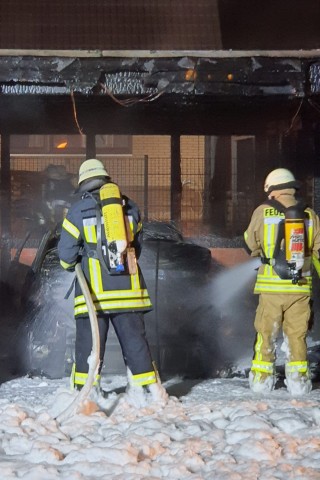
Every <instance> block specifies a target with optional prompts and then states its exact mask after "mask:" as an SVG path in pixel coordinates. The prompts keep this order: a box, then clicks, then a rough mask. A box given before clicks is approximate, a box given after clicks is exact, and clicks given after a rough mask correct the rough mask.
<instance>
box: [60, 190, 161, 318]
mask: <svg viewBox="0 0 320 480" xmlns="http://www.w3.org/2000/svg"><path fill="white" fill-rule="evenodd" d="M123 200H124V207H123V208H124V214H125V216H126V217H127V219H126V220H127V225H129V229H130V233H131V235H130V236H131V239H130V240H131V243H130V245H131V246H133V247H134V248H135V251H136V257H137V258H138V257H139V255H140V252H141V235H142V223H141V218H140V212H139V209H138V207H137V206H136V204H135V203H134V202H133V201H132V200H130V199H128V198H127V197H125V196H123ZM97 204H99V190H98V189H97V190H94V191H92V192H85V193H84V194H83V195H82V197H81V199H80V200H79V201H78V202H76V203H74V204H73V205H72V207H71V208H70V209H69V211H68V214H67V216H66V218H65V220H64V222H63V225H62V231H61V237H60V241H59V244H58V253H59V258H60V263H61V265H62V267H63V268H65V269H66V270H69V271H72V270H73V269H74V267H75V265H76V263H77V262H78V261H81V267H82V270H83V272H84V275H85V277H86V280H87V282H88V284H89V285H90V289H91V292H92V299H93V302H94V305H95V308H96V310H97V311H103V312H107V313H117V312H123V313H125V312H132V311H136V312H146V311H149V310H151V309H152V304H151V300H150V297H149V294H148V291H147V288H146V285H145V282H144V279H143V275H142V273H141V270H140V268H139V266H138V269H137V273H135V274H129V272H128V271H125V272H124V273H121V274H119V275H111V274H110V273H109V272H108V271H107V269H105V268H104V267H103V266H102V265H101V262H100V261H99V259H98V258H97V255H96V251H97V238H98V236H99V235H101V237H102V243H105V232H104V228H103V227H102V228H101V229H100V232H97ZM100 215H101V216H100V218H101V224H102V225H103V216H102V214H101V211H100ZM98 224H100V221H99V222H98ZM74 313H75V317H77V316H87V315H88V309H87V306H86V302H85V299H84V296H83V294H82V292H81V290H80V287H79V285H78V283H77V281H76V284H75V312H74Z"/></svg>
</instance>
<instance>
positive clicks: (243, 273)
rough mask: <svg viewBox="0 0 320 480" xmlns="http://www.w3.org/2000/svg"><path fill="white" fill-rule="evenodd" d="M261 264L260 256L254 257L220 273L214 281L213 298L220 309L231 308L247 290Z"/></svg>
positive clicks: (216, 306)
mask: <svg viewBox="0 0 320 480" xmlns="http://www.w3.org/2000/svg"><path fill="white" fill-rule="evenodd" d="M260 265H261V260H260V258H252V259H251V260H249V261H247V262H244V263H241V264H239V265H236V266H235V267H232V268H230V269H227V270H225V271H223V272H221V273H219V274H218V275H217V276H216V277H215V278H214V280H213V283H212V289H213V297H212V298H213V303H214V306H215V308H217V309H219V310H225V309H229V308H231V306H232V304H233V303H234V302H235V300H236V299H237V297H239V295H241V294H242V293H243V294H245V293H246V292H247V290H248V288H249V286H250V284H252V282H253V280H254V279H255V277H256V275H257V272H256V269H257V268H258V267H259V266H260Z"/></svg>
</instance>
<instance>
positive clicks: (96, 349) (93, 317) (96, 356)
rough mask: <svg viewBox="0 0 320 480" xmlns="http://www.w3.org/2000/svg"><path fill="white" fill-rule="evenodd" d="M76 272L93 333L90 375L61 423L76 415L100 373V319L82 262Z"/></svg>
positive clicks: (60, 415) (60, 416)
mask: <svg viewBox="0 0 320 480" xmlns="http://www.w3.org/2000/svg"><path fill="white" fill-rule="evenodd" d="M75 272H76V276H77V279H78V282H79V285H80V288H81V290H82V293H83V296H84V299H85V301H86V304H87V307H88V312H89V318H90V326H91V333H92V350H91V354H90V356H89V358H88V364H89V371H88V377H87V379H86V382H85V384H84V386H83V387H82V389H81V390H80V391H79V393H78V395H77V396H76V397H75V398H74V400H73V401H72V403H71V404H70V405H69V406H68V407H67V408H66V409H65V410H64V411H62V412H61V413H60V414H59V415H58V416H57V418H56V420H57V421H58V422H60V423H62V422H64V421H65V420H67V419H68V418H70V417H71V416H72V415H75V414H76V413H77V411H78V409H79V407H80V405H81V404H82V403H83V402H84V401H85V400H86V399H87V398H88V396H89V394H90V392H91V389H92V387H93V384H94V381H95V379H96V375H97V373H98V369H99V363H100V337H99V327H98V319H97V314H96V311H95V307H94V304H93V301H92V297H91V295H90V291H89V287H88V284H87V281H86V279H85V276H84V274H83V272H82V270H81V265H80V263H78V264H77V265H76V267H75Z"/></svg>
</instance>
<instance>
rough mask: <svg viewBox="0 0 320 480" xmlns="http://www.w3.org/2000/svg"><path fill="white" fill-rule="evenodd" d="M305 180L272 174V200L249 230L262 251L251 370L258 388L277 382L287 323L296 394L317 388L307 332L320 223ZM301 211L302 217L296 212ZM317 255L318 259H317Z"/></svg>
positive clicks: (255, 249) (249, 241)
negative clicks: (304, 193) (306, 199)
mask: <svg viewBox="0 0 320 480" xmlns="http://www.w3.org/2000/svg"><path fill="white" fill-rule="evenodd" d="M298 189H299V183H298V182H297V181H296V179H295V177H294V176H293V174H292V173H291V172H290V171H289V170H287V169H285V168H277V169H276V170H273V171H272V172H271V173H269V175H268V176H267V178H266V180H265V184H264V191H265V192H266V194H267V197H268V198H267V199H266V201H265V202H264V203H263V204H262V205H260V206H259V207H257V208H256V209H255V211H254V212H253V214H252V218H251V221H250V224H249V226H248V228H247V230H246V232H245V234H244V239H245V242H246V246H247V247H248V249H249V251H250V254H251V256H260V257H261V261H262V265H261V266H260V267H259V269H258V273H257V279H256V283H255V287H254V293H255V294H259V303H258V307H257V311H256V316H255V322H254V326H255V330H256V340H255V344H254V356H253V360H252V365H251V371H250V373H249V384H250V388H251V389H252V390H253V391H254V392H268V391H271V390H273V389H274V386H275V365H274V363H275V346H276V339H277V337H278V334H279V332H280V329H281V328H282V331H283V338H284V342H283V347H282V348H284V349H285V351H286V364H285V376H286V379H285V384H286V386H287V389H288V392H289V393H290V394H292V395H301V394H305V393H309V392H310V391H311V389H312V383H311V379H310V372H309V368H308V362H307V346H306V336H307V331H308V324H309V319H310V314H311V309H310V296H311V288H312V277H311V267H312V263H316V266H317V267H318V265H319V249H320V224H319V218H318V216H317V215H316V213H315V212H314V211H313V210H312V209H310V208H308V207H307V206H306V205H305V204H304V203H303V201H302V200H297V198H296V191H297V190H298ZM294 217H296V218H294ZM312 261H313V262H312Z"/></svg>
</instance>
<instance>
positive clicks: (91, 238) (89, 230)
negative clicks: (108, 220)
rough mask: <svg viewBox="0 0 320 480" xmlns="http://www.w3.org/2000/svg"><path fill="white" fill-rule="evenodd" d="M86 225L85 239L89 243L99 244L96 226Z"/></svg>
mask: <svg viewBox="0 0 320 480" xmlns="http://www.w3.org/2000/svg"><path fill="white" fill-rule="evenodd" d="M83 224H84V229H83V231H84V238H85V241H86V242H87V243H97V232H96V228H95V225H90V224H89V225H87V224H85V222H83Z"/></svg>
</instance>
